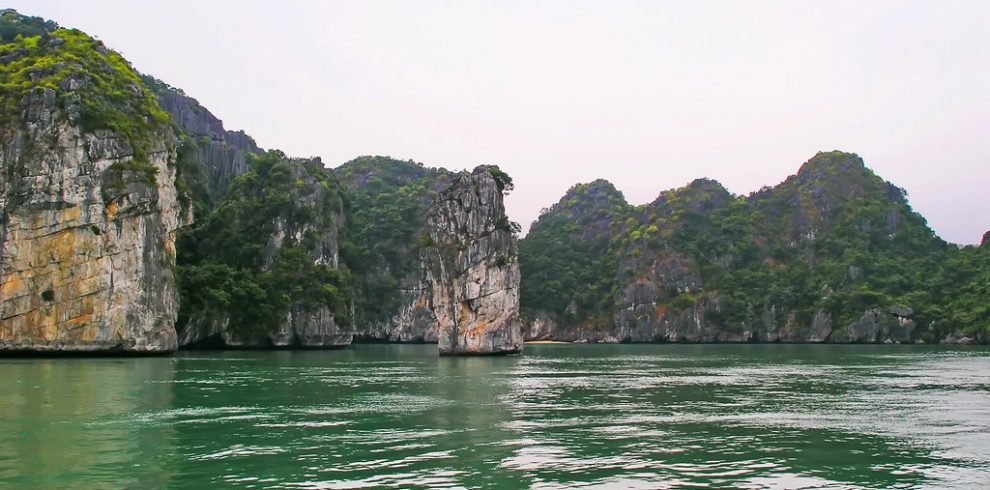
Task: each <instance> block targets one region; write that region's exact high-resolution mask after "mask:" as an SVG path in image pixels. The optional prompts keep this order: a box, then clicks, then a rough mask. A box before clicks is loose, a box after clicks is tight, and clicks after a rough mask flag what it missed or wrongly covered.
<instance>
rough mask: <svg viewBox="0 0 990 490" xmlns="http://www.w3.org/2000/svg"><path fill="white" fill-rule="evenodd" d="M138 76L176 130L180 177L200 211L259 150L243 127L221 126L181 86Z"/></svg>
mask: <svg viewBox="0 0 990 490" xmlns="http://www.w3.org/2000/svg"><path fill="white" fill-rule="evenodd" d="M142 80H143V81H144V83H145V84H146V85H147V86H148V87H149V89H150V90H151V91H152V93H154V94H155V96H156V97H157V99H158V103H159V104H160V105H161V107H162V109H164V110H165V111H167V112H168V113H169V114H170V115H171V116H172V121H173V122H174V124H175V125H176V127H177V129H178V131H179V134H180V145H179V170H180V172H181V173H182V181H183V183H184V184H185V185H186V187H187V191H188V193H189V194H190V198H191V199H192V200H193V201H195V202H197V203H198V204H200V205H201V209H200V210H199V213H200V214H203V213H205V212H206V211H208V210H210V209H212V208H214V207H215V206H216V205H217V204H219V203H220V201H221V200H223V198H224V197H225V196H226V195H227V190H228V188H229V187H230V184H231V183H232V182H233V181H234V179H235V178H237V177H238V176H240V175H243V174H246V173H247V172H249V171H250V170H251V169H250V167H248V164H247V158H248V156H249V155H261V154H262V153H263V152H262V150H261V149H260V148H259V147H258V145H257V144H256V143H255V142H254V139H252V138H251V137H250V136H248V135H247V134H245V133H244V132H243V131H229V130H227V129H225V128H224V126H223V121H221V120H220V119H219V118H217V117H216V116H214V115H213V113H212V112H210V111H209V109H207V108H205V107H203V106H202V105H201V104H200V103H199V101H197V100H196V99H194V98H192V97H190V96H188V95H186V93H185V92H184V91H182V89H179V88H175V87H172V86H170V85H168V84H167V83H165V82H163V81H161V80H158V79H156V78H154V77H151V76H147V75H145V76H143V77H142Z"/></svg>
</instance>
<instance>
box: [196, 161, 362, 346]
mask: <svg viewBox="0 0 990 490" xmlns="http://www.w3.org/2000/svg"><path fill="white" fill-rule="evenodd" d="M248 164H249V166H250V168H251V171H249V172H248V173H246V174H244V175H242V176H240V177H238V178H236V179H234V181H233V183H232V184H231V186H230V191H229V193H228V195H227V196H226V198H225V199H224V200H223V201H222V202H220V203H219V205H218V207H217V208H216V210H215V211H213V212H212V213H210V214H208V215H206V216H205V217H204V218H203V220H202V221H201V222H200V223H198V224H197V225H196V226H195V227H194V228H191V229H190V230H188V232H185V233H183V234H182V235H181V236H180V240H179V250H180V255H179V268H178V272H179V283H180V286H181V292H182V310H181V314H180V317H179V324H178V332H179V339H180V344H181V345H184V346H208V347H252V348H264V347H296V348H327V347H339V346H342V345H347V344H349V343H350V342H351V336H352V334H351V332H350V330H349V328H348V327H349V319H348V315H349V314H348V309H349V307H350V306H351V305H352V303H353V297H352V294H353V293H352V279H351V277H350V273H349V271H348V270H347V268H346V267H343V266H342V264H341V262H340V254H339V242H340V234H341V231H342V228H343V226H344V223H345V201H344V199H343V196H342V194H341V191H340V189H339V187H338V185H337V183H336V181H335V179H334V178H333V176H332V175H331V174H330V172H329V171H328V170H327V169H325V168H324V167H323V163H322V162H321V161H320V160H319V159H318V158H317V159H310V160H307V159H290V158H286V157H285V155H284V154H281V153H280V152H274V151H272V152H268V153H267V154H265V155H263V156H260V157H257V156H249V158H248Z"/></svg>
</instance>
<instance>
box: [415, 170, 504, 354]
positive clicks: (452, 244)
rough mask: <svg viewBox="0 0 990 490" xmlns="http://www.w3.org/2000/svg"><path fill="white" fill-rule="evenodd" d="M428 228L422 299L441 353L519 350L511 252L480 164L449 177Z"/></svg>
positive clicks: (494, 188) (495, 187) (493, 190)
mask: <svg viewBox="0 0 990 490" xmlns="http://www.w3.org/2000/svg"><path fill="white" fill-rule="evenodd" d="M427 230H428V231H429V237H430V242H432V243H431V244H430V245H429V246H427V247H424V249H423V253H422V255H421V257H422V261H423V262H422V263H423V272H424V281H423V282H424V284H425V286H426V287H425V288H424V290H425V291H427V292H428V294H427V295H425V296H424V297H423V298H422V299H424V300H427V304H428V305H430V307H431V309H432V311H433V313H434V315H435V317H436V328H437V337H438V341H439V342H438V345H439V350H440V354H441V355H457V354H502V353H515V352H519V351H521V350H522V331H521V324H520V323H519V320H518V315H519V264H518V259H517V256H518V252H517V250H516V243H515V240H514V238H513V235H512V234H513V229H512V227H511V225H510V224H509V221H508V219H507V218H506V217H505V208H504V205H503V203H502V187H501V185H500V184H499V181H498V180H497V179H496V178H495V177H494V176H493V175H492V173H491V172H489V169H488V168H487V167H479V168H477V169H475V170H474V172H472V173H470V174H468V173H466V172H465V173H461V174H458V175H457V176H455V177H454V181H453V183H452V184H451V186H450V188H448V189H447V190H445V191H444V192H443V193H442V194H441V195H440V198H439V199H438V200H437V202H436V203H435V204H434V206H433V208H432V209H431V212H430V215H429V218H428V219H427ZM400 323H401V322H400Z"/></svg>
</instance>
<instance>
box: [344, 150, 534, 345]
mask: <svg viewBox="0 0 990 490" xmlns="http://www.w3.org/2000/svg"><path fill="white" fill-rule="evenodd" d="M335 173H336V174H337V175H338V176H340V179H341V181H342V182H343V183H344V184H345V186H346V187H347V188H348V190H349V195H351V196H352V208H353V210H354V211H353V219H352V220H351V233H350V237H351V247H350V248H351V251H350V253H349V254H347V255H348V259H347V260H348V264H349V267H350V268H351V270H353V271H355V274H356V275H357V276H358V282H359V283H360V288H361V290H362V294H361V301H360V302H359V306H358V308H357V310H358V315H357V321H356V334H357V335H359V336H360V337H361V338H362V339H363V340H372V341H393V342H437V343H438V344H439V348H440V351H441V353H443V354H499V353H510V352H518V351H519V350H520V349H521V348H522V337H521V330H520V325H519V323H518V311H519V295H518V285H519V270H518V263H517V255H518V254H517V250H516V241H515V238H514V236H513V233H514V232H515V231H517V229H515V228H513V226H514V225H513V224H512V223H511V222H510V221H509V220H508V218H507V217H506V215H505V208H504V204H503V192H504V191H506V190H507V186H511V180H509V179H508V176H506V175H505V174H503V173H502V172H501V171H499V170H498V168H497V167H484V166H483V167H478V168H477V169H475V170H474V171H473V172H470V173H468V172H462V173H457V174H455V173H451V172H447V171H445V170H441V169H428V168H425V167H423V166H422V165H420V164H416V163H412V162H400V161H396V160H392V159H388V158H383V157H363V158H361V159H357V160H355V161H352V162H349V163H347V164H345V165H344V166H342V167H340V168H339V169H337V170H336V171H335Z"/></svg>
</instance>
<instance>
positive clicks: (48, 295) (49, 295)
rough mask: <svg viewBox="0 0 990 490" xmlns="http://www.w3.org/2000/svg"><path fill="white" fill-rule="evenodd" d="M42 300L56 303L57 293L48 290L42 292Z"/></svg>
mask: <svg viewBox="0 0 990 490" xmlns="http://www.w3.org/2000/svg"><path fill="white" fill-rule="evenodd" d="M41 299H43V300H45V301H48V302H52V301H55V291H53V290H51V289H46V290H44V291H42V292H41Z"/></svg>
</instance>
